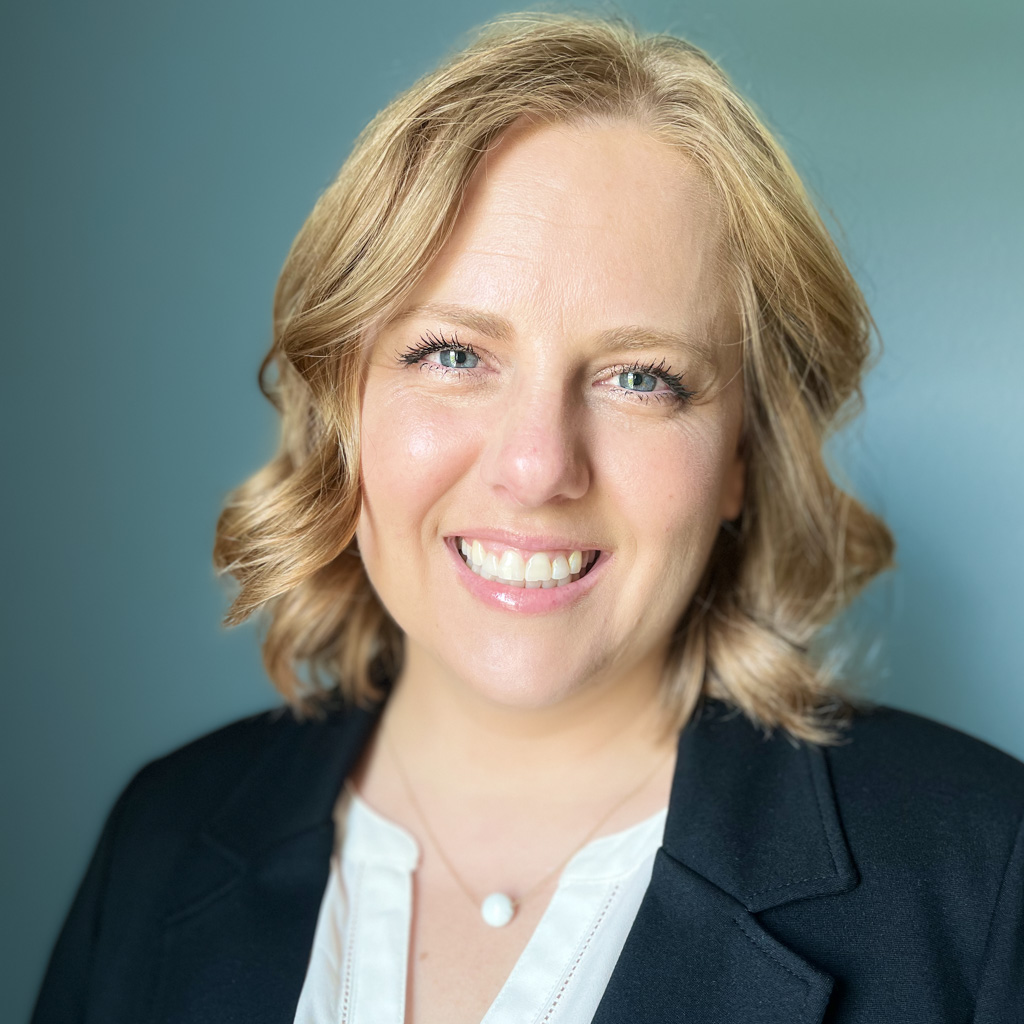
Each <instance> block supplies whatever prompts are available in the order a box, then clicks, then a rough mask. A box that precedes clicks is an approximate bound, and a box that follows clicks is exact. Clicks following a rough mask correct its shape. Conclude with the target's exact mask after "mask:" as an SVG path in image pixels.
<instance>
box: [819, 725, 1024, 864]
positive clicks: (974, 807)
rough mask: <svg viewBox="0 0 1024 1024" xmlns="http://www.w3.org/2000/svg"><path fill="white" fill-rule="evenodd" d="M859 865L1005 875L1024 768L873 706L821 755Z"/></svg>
mask: <svg viewBox="0 0 1024 1024" xmlns="http://www.w3.org/2000/svg"><path fill="white" fill-rule="evenodd" d="M822 749H823V750H824V757H825V760H826V762H827V765H828V772H829V776H830V779H831V783H832V788H833V792H834V794H835V800H836V806H837V809H838V812H839V816H840V820H841V822H842V827H843V830H844V832H845V834H846V838H847V840H848V842H849V843H850V844H851V847H852V848H853V849H854V852H855V855H856V857H857V858H858V860H859V862H860V863H861V864H862V865H864V866H866V865H867V864H869V863H873V864H875V865H876V866H880V865H883V864H887V863H890V864H895V863H906V862H907V861H908V860H913V861H915V862H916V863H917V864H918V869H917V870H918V871H919V873H921V874H927V873H932V874H934V875H935V876H936V877H938V878H942V877H946V878H948V877H951V876H957V877H964V876H965V874H969V873H972V872H981V873H985V872H986V870H990V871H991V872H992V873H993V875H1001V874H1002V869H1003V867H1004V866H1005V865H1006V864H1007V862H1008V860H1009V859H1010V857H1011V855H1012V851H1013V849H1014V848H1015V846H1016V845H1017V844H1019V843H1020V842H1021V838H1020V835H1021V830H1022V828H1024V763H1022V762H1021V761H1020V760H1018V759H1017V758H1015V757H1013V756H1011V755H1010V754H1008V753H1006V752H1005V751H1003V750H1000V749H998V748H997V747H995V746H993V745H992V744H990V743H987V742H985V741H984V740H981V739H978V738H977V737H974V736H971V735H969V734H968V733H966V732H964V731H962V730H960V729H956V728H953V727H951V726H948V725H943V724H942V723H940V722H937V721H934V720H933V719H930V718H928V717H926V716H924V715H920V714H915V713H912V712H909V711H903V710H899V709H897V708H893V707H889V706H886V705H876V706H874V707H871V708H865V709H862V710H861V711H859V712H858V713H857V714H856V715H855V716H854V717H853V720H852V722H851V724H850V728H849V729H848V731H847V733H846V739H845V742H843V743H841V744H839V745H837V746H831V747H825V748H822Z"/></svg>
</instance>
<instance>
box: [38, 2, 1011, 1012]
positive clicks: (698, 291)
mask: <svg viewBox="0 0 1024 1024" xmlns="http://www.w3.org/2000/svg"><path fill="white" fill-rule="evenodd" d="M869 327H870V318H869V315H868V312H867V310H866V308H865V306H864V303H863V299H862V297H861V295H860V293H859V292H858V290H857V287H856V285H855V283H854V282H853V280H852V278H851V276H850V274H849V272H848V271H847V269H846V268H845V266H844V265H843V262H842V260H841V258H840V256H839V255H838V253H837V251H836V249H835V247H834V245H833V244H832V242H831V240H830V239H829V237H828V235H827V233H826V231H825V229H824V228H823V226H822V225H821V223H820V221H819V219H818V218H817V216H816V215H815V214H814V212H813V209H812V207H811V205H810V204H809V202H808V200H807V198H806V196H805V194H804V191H803V189H802V187H801V185H800V183H799V181H798V179H797V177H796V175H795V173H794V172H793V170H792V168H791V166H790V164H789V163H788V161H787V160H786V158H785V156H784V155H783V154H782V152H781V151H780V150H779V148H778V146H777V145H776V144H775V143H774V142H773V140H772V139H771V137H770V136H769V135H768V133H767V132H766V130H765V129H764V127H763V126H762V125H761V124H760V123H759V122H758V120H757V119H756V117H755V116H754V115H753V113H752V112H751V111H750V109H749V108H748V107H747V106H746V105H745V104H744V103H743V101H742V100H741V99H740V98H739V97H738V96H737V95H736V93H735V92H734V90H733V89H732V87H731V86H730V85H729V83H728V82H727V81H726V80H725V78H724V77H723V76H722V74H721V72H720V71H719V70H718V69H717V68H716V67H715V66H714V65H713V64H712V63H711V62H710V61H709V60H708V58H707V57H706V56H704V55H703V54H702V53H701V52H700V51H698V50H696V49H694V48H693V47H691V46H689V45H688V44H686V43H684V42H682V41H680V40H677V39H673V38H667V37H653V38H645V37H642V36H639V35H638V34H636V33H635V32H634V31H633V30H631V29H630V28H628V27H627V26H625V25H623V24H622V23H620V22H608V21H602V20H598V19H588V18H578V17H569V16H560V15H539V14H530V15H516V16H512V17H508V18H505V19H502V20H500V21H498V22H496V23H494V24H492V25H491V26H488V27H487V28H486V29H485V30H484V31H482V32H481V33H480V35H479V37H478V38H477V39H476V40H475V42H474V43H473V44H472V45H471V46H470V47H469V48H468V49H466V50H465V51H463V52H462V53H460V54H457V55H456V56H455V57H453V58H452V59H451V60H450V61H448V62H447V63H446V64H445V65H444V66H442V67H441V68H440V69H438V70H437V71H436V72H434V73H433V74H431V75H428V76H427V77H426V78H424V79H423V80H422V81H420V82H418V83H417V84H416V85H415V86H414V87H413V88H412V89H410V90H409V91H408V92H407V93H405V94H403V95H402V96H400V97H398V99H396V100H395V101H394V102H393V103H392V104H391V105H390V106H389V107H388V108H387V109H386V110H384V111H382V112H381V113H380V114H379V115H378V116H377V117H376V118H375V119H374V120H373V122H372V123H371V124H370V125H369V126H368V127H367V129H366V130H365V131H364V133H363V134H362V135H361V137H360V139H359V140H358V142H357V145H356V148H355V151H354V153H353V155H352V156H351V157H350V159H349V160H348V162H347V163H346V164H345V166H344V168H343V169H342V171H341V174H340V176H339V178H338V179H337V181H336V182H335V183H334V184H333V185H332V186H331V187H330V188H329V189H328V191H327V192H326V193H325V195H324V196H323V198H322V199H321V200H320V202H319V203H318V204H317V207H316V209H315V210H314V211H313V213H312V215H311V217H310V219H309V220H308V222H307V223H306V225H305V227H304V228H303V229H302V232H301V233H300V234H299V236H298V239H297V240H296V242H295V245H294V247H293V249H292V252H291V254H290V255H289V258H288V261H287V264H286V266H285V269H284V272H283V274H282V277H281V282H280V285H279V289H278V294H277V302H276V310H275V338H274V343H273V347H272V349H271V352H270V354H269V355H268V357H267V360H266V361H265V363H264V367H263V369H264V374H263V382H264V387H265V390H266V391H267V393H268V396H269V397H271V399H272V400H273V401H274V402H275V405H276V406H277V408H278V410H279V411H280V413H281V416H282V444H281V449H280V452H279V453H278V455H277V456H276V458H275V459H274V460H273V461H272V462H271V463H270V464H269V465H268V466H267V467H266V468H264V469H263V470H262V471H261V472H259V473H258V474H257V475H256V476H255V477H254V478H253V479H251V480H250V481H248V482H247V483H246V484H245V485H243V486H242V487H241V488H239V489H238V491H236V492H235V493H234V494H233V495H232V497H231V499H230V500H229V502H228V503H227V505H226V507H225V509H224V511H223V514H222V516H221V519H220V522H219V524H218V532H217V541H216V548H215V560H216V563H217V565H218V566H219V567H220V568H221V569H222V570H224V571H227V572H230V573H231V574H232V575H233V576H234V577H236V578H237V580H238V581H239V583H240V584H241V590H240V593H239V595H238V597H237V599H236V600H235V603H234V605H233V606H232V609H231V612H230V613H229V616H228V621H229V622H231V623H236V622H240V621H242V620H243V619H245V618H247V617H248V616H249V615H251V614H252V613H254V612H256V611H258V610H261V609H262V610H265V611H266V612H267V613H268V629H267V633H266V637H265V641H264V655H265V663H266V666H267V670H268V672H269V674H270V676H271V678H272V679H273V680H274V682H275V683H276V685H277V686H278V687H279V688H280V690H281V692H282V694H283V695H284V696H285V697H286V698H287V701H288V705H289V706H290V708H291V709H293V710H294V713H293V712H292V711H286V710H284V709H280V710H278V711H275V712H268V713H267V714H264V715H260V716H256V717H254V718H250V719H246V720H244V721H242V722H238V723H235V724H234V725H231V726H228V727H226V728H225V729H222V730H219V731H218V732H216V733H213V734H211V735H209V736H206V737H203V738H202V739H200V740H197V741H196V742H195V743H193V744H191V745H189V746H187V747H185V748H183V749H182V750H179V751H177V752H175V753H173V754H171V755H169V756H168V757H166V758H163V759H161V760H159V761H156V762H153V763H152V764H150V765H148V766H147V767H146V768H144V769H143V770H142V771H141V772H140V773H139V774H138V775H137V776H136V778H135V779H134V780H133V781H132V783H131V784H130V785H129V786H128V788H127V789H126V790H125V792H124V793H123V794H122V796H121V797H120V799H119V800H118V802H117V805H116V806H115V808H114V810H113V812H112V813H111V816H110V819H109V821H108V823H107V826H106V828H105V830H104V833H103V836H102V838H101V840H100V844H99V847H98V849H97V851H96V854H95V856H94V858H93V861H92V864H91V866H90V868H89V871H88V873H87V875H86V878H85V880H84V882H83V883H82V887H81V889H80V892H79V894H78V896H77V898H76V901H75V904H74V906H73V908H72V910H71V913H70V915H69V917H68V921H67V923H66V925H65V928H64V931H63V933H62V935H61V938H60V940H59V942H58V945H57V947H56V949H55V951H54V954H53V957H52V960H51V964H50V968H49V972H48V974H47V977H46V979H45V981H44V985H43V990H42V993H41V995H40V999H39V1002H38V1005H37V1008H36V1014H35V1018H34V1020H35V1021H36V1022H37V1024H50V1022H63V1021H72V1020H73V1021H102V1022H104V1024H118V1022H121V1021H124V1022H128V1021H131V1022H133V1024H134V1022H140V1021H154V1022H155V1021H160V1022H186V1021H187V1022H199V1021H217V1022H220V1021H226V1020H239V1021H245V1022H255V1021H267V1022H275V1024H276V1022H280V1024H286V1022H288V1024H290V1022H293V1021H294V1022H298V1024H314V1022H315V1024H321V1022H325V1021H372V1022H389V1021H402V1020H406V1021H415V1022H417V1024H420V1022H431V1021H445V1022H446V1024H453V1022H463V1021H466V1022H468V1021H473V1022H476V1021H480V1020H484V1021H486V1022H487V1024H499V1022H502V1024H503V1022H512V1021H515V1022H521V1021H537V1022H546V1024H556V1022H569V1021H589V1020H595V1021H602V1022H611V1021H634V1020H641V1021H662V1020H664V1021H669V1020H672V1021H679V1020H685V1021H687V1022H704V1021H707V1022H711V1021H734V1020H736V1021H739V1020H743V1021H766V1022H769V1021H770V1022H779V1024H781V1022H787V1024H788V1022H793V1021H808V1022H809V1021H824V1020H828V1021H836V1022H843V1024H847V1022H849V1024H853V1022H872V1024H876V1022H879V1021H901V1022H907V1021H921V1022H925V1021H927V1022H930V1024H934V1022H938V1021H966V1020H973V1021H976V1022H985V1024H995V1022H1004V1021H1011V1020H1021V1019H1024V1018H1022V1016H1021V1014H1022V1007H1024V935H1022V928H1024V925H1022V904H1024V893H1022V880H1024V863H1022V858H1024V840H1022V838H1021V833H1020V827H1021V818H1022V811H1024V765H1021V764H1020V763H1018V762H1016V761H1015V760H1013V759H1012V758H1010V757H1009V756H1007V755H1005V754H1002V753H1000V752H999V751H996V750H994V749H993V748H991V747H989V746H987V745H985V744H983V743H981V742H979V741H977V740H973V739H971V738H969V737H967V736H965V735H963V734H961V733H958V732H956V731H954V730H951V729H948V728H945V727H943V726H939V725H937V724H935V723H932V722H929V721H927V720H925V719H922V718H919V717H916V716H914V715H910V714H906V713H903V712H898V711H894V710H891V709H886V708H870V707H868V706H867V705H866V704H865V703H864V702H862V701H856V700H855V699H854V698H853V697H852V696H850V695H849V694H844V692H843V691H842V690H841V689H840V687H839V684H838V681H837V680H836V679H834V678H832V677H831V675H830V673H829V672H828V671H827V670H826V668H825V667H824V666H825V664H826V663H827V662H826V658H825V657H824V655H823V653H822V652H819V653H818V654H817V655H815V654H814V653H812V643H813V641H815V639H816V638H817V637H818V635H819V632H820V630H821V628H822V627H823V626H824V625H825V624H826V623H828V622H829V621H830V620H831V619H832V618H833V617H834V615H835V614H836V613H837V612H838V611H839V610H840V609H841V608H843V607H844V606H845V605H846V604H847V603H848V602H849V601H850V599H851V598H852V597H853V596H854V595H855V594H856V593H857V592H858V591H859V590H860V589H861V588H862V587H863V586H864V585H865V584H866V583H867V582H868V581H869V580H870V579H872V578H873V577H874V576H875V575H876V574H878V573H879V572H881V571H882V570H884V569H885V568H887V567H888V566H889V564H890V561H891V552H892V543H891V539H890V536H889V534H888V532H887V530H886V528H885V526H884V525H883V524H882V523H881V522H880V521H879V520H878V519H877V518H876V517H875V516H874V515H872V514H871V513H870V512H868V511H867V510H866V509H865V508H863V507H862V506H861V505H859V504H858V503H857V502H856V501H855V500H854V499H853V498H851V497H850V496H849V495H847V494H845V493H843V492H842V491H841V490H839V489H838V488H837V487H836V485H835V484H834V483H833V482H832V480H831V479H830V477H829V474H828V472H827V470H826V467H825V464H824V461H823V458H822V441H823V438H824V436H825V434H826V432H827V430H829V429H831V428H832V427H833V426H834V425H835V422H836V420H837V417H838V416H839V414H840V413H841V411H842V410H844V409H846V408H847V407H848V406H849V405H850V403H851V401H852V400H853V399H855V398H856V397H857V395H858V393H859V392H858V386H859V381H860V375H861V372H862V369H863V366H864V363H865V360H866V357H867V355H868V340H869Z"/></svg>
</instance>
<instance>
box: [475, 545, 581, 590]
mask: <svg viewBox="0 0 1024 1024" xmlns="http://www.w3.org/2000/svg"><path fill="white" fill-rule="evenodd" d="M459 547H460V549H461V551H462V553H463V555H465V557H466V564H467V565H469V567H470V568H471V569H472V570H473V571H474V572H476V573H477V574H478V575H480V576H483V577H484V578H485V579H500V580H502V581H503V582H505V583H511V584H513V585H516V584H518V585H519V586H524V585H525V586H527V587H554V586H560V585H564V584H565V583H570V582H572V580H573V578H574V577H578V575H579V574H580V573H581V572H582V570H583V569H585V568H586V567H587V566H588V565H590V563H591V562H593V560H594V558H595V557H596V556H597V552H596V551H581V550H575V551H569V552H561V551H559V552H553V551H533V552H525V553H524V552H520V551H517V550H516V549H515V548H497V549H495V548H487V547H485V546H484V545H483V543H482V542H481V541H479V540H470V539H469V538H467V537H462V538H460V539H459Z"/></svg>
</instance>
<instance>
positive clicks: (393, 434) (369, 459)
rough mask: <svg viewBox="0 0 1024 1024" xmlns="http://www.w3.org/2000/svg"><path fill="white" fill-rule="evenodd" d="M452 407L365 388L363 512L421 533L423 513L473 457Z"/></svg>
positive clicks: (377, 523) (383, 524)
mask: <svg viewBox="0 0 1024 1024" xmlns="http://www.w3.org/2000/svg"><path fill="white" fill-rule="evenodd" d="M459 438H460V433H459V430H458V425H457V424H456V423H455V422H454V419H453V417H452V415H451V412H450V411H446V410H444V409H442V408H440V407H439V406H438V405H437V404H436V403H432V402H429V401H424V400H423V399H422V397H421V396H416V395H410V394H408V393H398V394H395V395H393V396H391V397H390V399H388V398H387V397H385V396H381V395H378V394H376V393H373V392H371V390H370V388H369V386H368V388H367V393H366V397H365V398H364V401H363V419H362V427H361V433H360V447H361V472H362V482H363V505H364V515H368V516H369V518H370V520H371V523H372V525H373V526H374V527H375V528H376V529H378V530H382V529H387V530H388V531H389V532H391V533H392V534H394V533H395V532H397V533H399V534H414V535H416V536H419V533H420V526H421V525H422V524H423V519H424V516H425V515H426V514H427V512H428V510H429V509H430V508H431V506H432V505H433V504H434V503H435V502H436V501H437V500H438V499H439V498H440V497H441V496H443V495H444V494H445V492H446V491H447V490H448V489H449V488H450V487H451V486H452V485H453V484H454V482H455V481H456V480H457V479H458V478H459V476H460V475H461V474H462V472H463V469H464V466H465V463H466V462H467V460H468V459H469V458H470V456H469V453H468V450H467V446H466V445H465V444H464V443H462V442H460V440H459Z"/></svg>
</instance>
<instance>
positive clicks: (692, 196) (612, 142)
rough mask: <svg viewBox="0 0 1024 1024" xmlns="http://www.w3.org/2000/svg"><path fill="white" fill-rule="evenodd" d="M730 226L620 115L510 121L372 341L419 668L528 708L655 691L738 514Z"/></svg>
mask: <svg viewBox="0 0 1024 1024" xmlns="http://www.w3.org/2000/svg"><path fill="white" fill-rule="evenodd" d="M720 230H721V228H720V219H719V215H718V214H717V212H716V209H715V207H714V206H713V205H712V204H711V203H710V202H709V201H708V200H707V198H706V196H705V193H704V191H703V189H702V188H701V181H700V178H699V177H698V176H697V174H696V172H695V171H694V170H693V169H692V168H691V167H690V166H689V165H688V163H687V161H686V159H685V157H683V156H681V155H679V154H678V153H677V152H676V151H674V150H673V149H671V148H670V147H668V146H667V145H665V144H664V143H661V142H658V141H656V140H653V139H651V138H650V137H649V136H647V135H645V134H642V133H641V132H640V131H639V130H638V129H635V128H633V127H632V126H627V125H625V124H621V125H619V124H614V125H613V124H609V125H608V126H605V127H600V128H590V129H575V128H568V127H558V128H551V127H545V128H537V127H532V128H526V129H517V130H516V131H515V132H512V133H508V134H506V135H505V136H504V137H503V139H502V140H501V142H500V143H499V144H498V145H497V146H496V147H495V148H493V149H492V150H491V151H490V152H489V153H488V154H487V156H486V158H485V159H484V160H483V161H482V162H481V164H480V166H479V167H478V169H477V171H476V172H475V175H474V178H473V181H472V182H471V185H470V188H469V190H468V191H467V193H466V199H465V204H464V207H463V210H462V213H461V214H460V219H459V221H458V222H457V225H456V229H455V232H454V234H453V236H452V238H451V239H450V241H449V243H448V244H447V245H446V247H445V248H444V250H443V251H442V252H441V254H440V255H439V256H438V258H437V259H436V260H435V261H434V263H433V264H432V265H431V266H430V268H429V269H428V272H427V274H426V275H425V276H424V277H423V279H422V280H421V282H420V284H419V285H418V286H417V288H416V290H415V291H414V293H413V294H412V295H410V296H409V299H408V302H407V304H406V306H405V312H404V313H403V315H401V316H400V317H399V318H398V319H396V320H394V321H392V323H391V324H389V325H388V326H387V327H385V328H384V329H383V330H382V331H380V332H379V333H378V334H377V336H376V338H375V339H374V340H373V342H372V347H371V348H370V350H369V371H368V376H367V381H366V388H365V392H364V398H363V406H362V427H361V430H362V433H361V445H362V487H363V506H362V512H361V518H360V522H359V527H358V530H357V539H358V543H359V548H360V551H361V552H362V557H363V560H364V563H365V566H366V571H367V573H368V574H369V577H370V580H371V582H372V583H373V586H374V588H375V589H376V591H377V593H378V595H379V596H380V598H381V600H382V601H383V603H384V605H385V607H386V608H387V609H388V611H389V613H390V614H391V615H392V617H393V618H394V619H395V621H396V622H397V623H398V625H399V626H400V627H401V628H402V630H403V631H404V632H405V636H406V669H405V671H406V672H407V673H411V672H415V673H417V674H422V673H426V674H427V675H433V676H434V677H435V678H444V679H447V680H451V679H452V678H455V679H456V680H457V681H459V682H460V683H461V684H463V685H465V686H468V687H470V688H472V689H473V690H474V691H476V692H477V693H478V694H480V695H482V696H484V697H486V698H488V699H490V700H493V701H496V702H499V703H501V704H504V705H508V706H517V707H521V708H536V707H543V706H549V705H552V704H554V703H556V702H558V701H561V700H564V699H566V698H569V697H571V696H572V695H574V694H579V693H581V692H582V691H583V690H585V689H586V688H588V687H591V688H593V687H599V686H617V685H629V684H630V682H631V681H634V680H635V679H636V677H637V674H638V673H642V674H645V675H646V678H647V679H648V680H650V679H651V678H652V677H654V676H656V674H657V672H658V670H659V669H660V666H661V664H662V661H663V658H664V655H665V653H666V650H667V646H668V642H669V638H670V635H671V633H672V630H673V627H674V625H675V623H676V622H677V620H678V619H679V616H680V615H681V613H682V612H683V611H684V610H685V608H686V606H687V604H688V602H689V601H690V599H691V596H692V594H693V592H694V590H695V588H696V586H697V583H698V581H699V579H700V576H701V573H702V571H703V569H704V567H705V564H706V561H707V559H708V556H709V552H710V550H711V546H712V543H713V541H714V539H715V536H716V534H717V531H718V529H719V525H720V522H721V520H722V519H731V518H735V517H736V516H737V515H738V514H739V511H740V504H741V501H742V490H743V463H742V460H741V457H740V455H739V453H738V439H739V435H740V428H741V419H742V398H741V396H742V385H741V381H740V379H739V367H740V358H739V351H738V337H737V333H736V331H737V328H736V321H735V316H734V313H733V310H732V307H731V301H730V298H729V295H728V294H727V290H726V287H725V282H724V279H723V278H722V271H721V269H720V267H719V264H718V262H717V259H716V257H717V255H718V253H719V252H720V249H719V246H720V241H721V240H720ZM691 396H692V397H691ZM463 541H464V542H465V544H466V546H467V547H468V548H469V550H470V552H471V554H470V559H469V560H470V561H473V552H474V550H475V554H476V556H477V558H478V559H482V561H483V564H482V565H481V566H479V570H481V571H482V572H485V573H487V574H488V575H492V576H493V575H495V574H496V573H497V574H500V575H501V576H503V577H515V576H519V577H520V579H519V580H513V581H511V582H503V581H502V579H493V580H490V581H489V580H487V579H486V578H485V576H484V575H481V574H480V572H473V571H471V570H470V568H469V566H468V565H467V563H466V560H465V559H464V557H463V555H462V554H461V553H460V549H461V547H462V546H463ZM474 542H475V543H474ZM591 550H598V551H600V555H599V556H598V557H597V558H596V560H595V561H594V562H593V564H592V565H591V566H590V569H589V571H588V572H586V573H585V574H584V575H582V576H581V577H580V578H579V579H576V574H575V572H574V571H573V570H574V568H578V567H579V568H584V569H585V568H586V562H587V552H588V551H591ZM574 551H581V552H582V555H583V557H582V565H581V566H577V561H576V560H577V558H578V557H579V556H576V555H574V554H573V552H574ZM531 566H532V569H531ZM567 572H568V576H566V573H567ZM531 576H532V577H540V578H539V579H530V577H531ZM545 576H551V577H552V578H551V579H544V577H545ZM559 576H562V577H563V578H568V579H569V581H570V582H569V583H568V584H564V583H563V584H562V585H557V583H558V577H559ZM523 577H525V578H523ZM527 580H529V583H527ZM530 583H532V586H531V585H529V584H530Z"/></svg>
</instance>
